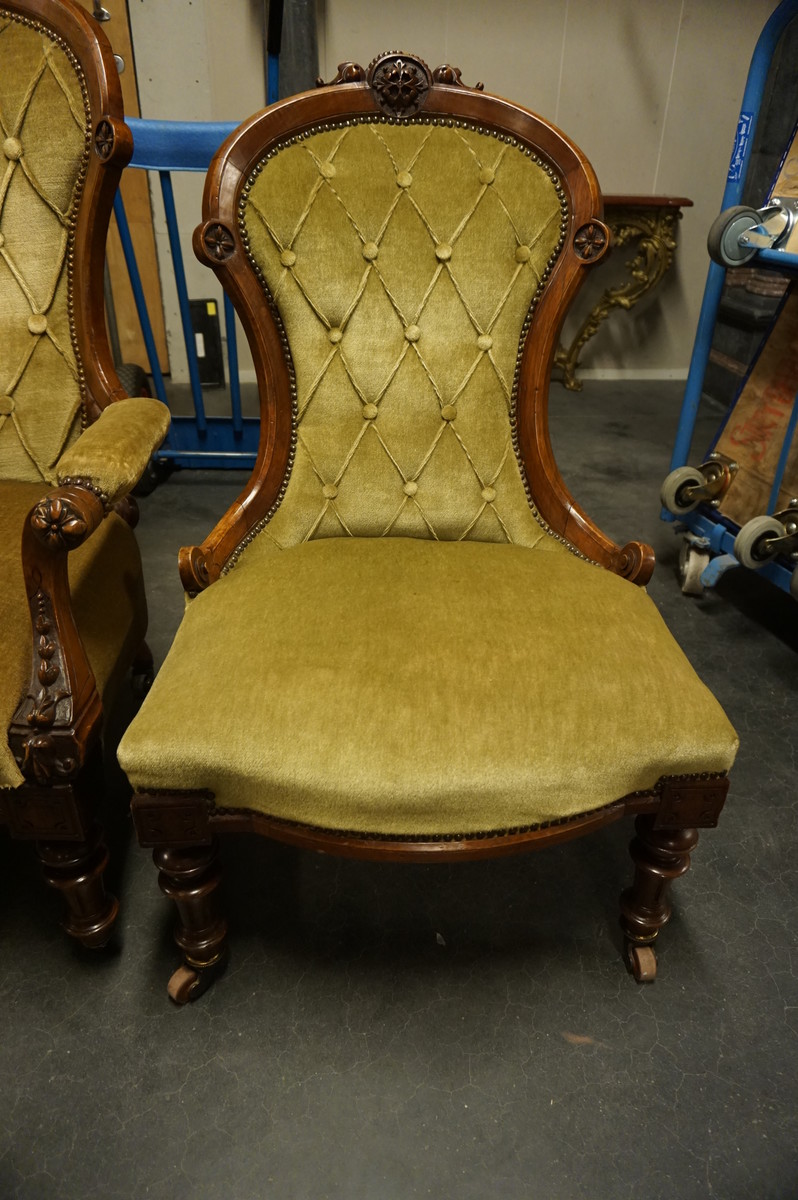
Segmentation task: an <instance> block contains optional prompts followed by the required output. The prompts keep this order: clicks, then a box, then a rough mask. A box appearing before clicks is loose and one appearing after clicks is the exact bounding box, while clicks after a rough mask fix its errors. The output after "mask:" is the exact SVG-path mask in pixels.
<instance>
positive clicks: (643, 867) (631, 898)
mask: <svg viewBox="0 0 798 1200" xmlns="http://www.w3.org/2000/svg"><path fill="white" fill-rule="evenodd" d="M655 819H656V818H655V817H653V816H649V815H643V816H639V817H638V818H637V820H636V821H635V832H636V836H635V837H634V838H633V839H632V842H631V843H630V846H629V853H630V854H631V856H632V860H633V862H634V864H635V877H634V882H633V884H632V886H631V887H630V888H627V889H626V891H624V892H623V893H622V894H621V928H622V929H623V931H624V933H625V935H626V937H627V939H628V953H629V961H630V964H631V967H632V970H633V971H634V974H635V978H636V979H637V980H638V982H644V981H648V980H651V979H653V978H654V977H655V975H656V969H657V967H656V958H655V957H654V951H653V948H652V947H653V943H654V940H655V939H656V937H657V934H658V933H659V931H660V929H661V928H662V927H663V925H667V923H668V921H669V920H670V917H671V905H670V898H669V892H670V886H671V883H672V882H673V880H674V879H678V878H679V876H680V875H684V874H685V872H686V871H688V870H689V869H690V853H691V851H692V850H694V849H695V847H696V845H697V843H698V830H697V829H691V828H687V829H655V828H654V823H655Z"/></svg>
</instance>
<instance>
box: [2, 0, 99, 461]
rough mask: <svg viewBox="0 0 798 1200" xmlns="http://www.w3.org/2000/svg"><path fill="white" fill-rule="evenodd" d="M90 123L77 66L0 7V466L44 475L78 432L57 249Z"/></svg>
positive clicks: (64, 284) (75, 195) (68, 246)
mask: <svg viewBox="0 0 798 1200" xmlns="http://www.w3.org/2000/svg"><path fill="white" fill-rule="evenodd" d="M90 132H91V125H90V116H89V112H88V106H87V103H86V101H85V100H84V94H83V89H82V86H81V78H80V76H79V73H78V68H77V66H76V64H75V63H74V62H73V60H72V59H71V58H70V57H69V56H68V55H67V53H66V52H65V51H64V50H63V49H62V48H61V47H60V46H59V45H58V44H57V43H56V42H55V41H54V40H53V39H52V38H51V37H50V36H49V35H48V34H46V33H43V32H40V31H38V30H36V29H33V28H31V27H29V26H28V25H26V24H24V23H23V22H22V20H20V19H19V18H16V17H14V16H12V15H10V14H8V13H6V12H4V10H3V9H2V8H0V143H2V144H0V478H3V479H21V480H28V481H35V482H39V481H41V480H45V481H47V482H49V483H52V482H54V481H55V464H56V463H57V461H58V459H59V457H60V455H61V453H62V452H63V450H64V449H65V447H66V446H68V445H69V444H70V442H72V441H74V440H75V438H76V437H77V436H78V434H79V433H80V428H81V422H82V400H81V387H80V377H79V367H78V362H77V358H76V354H75V347H74V328H73V321H72V313H71V311H70V305H69V301H68V269H67V267H68V258H69V254H70V252H71V250H72V246H73V241H74V216H75V213H76V210H77V205H78V202H79V199H80V193H81V189H82V183H83V177H84V174H85V170H86V163H87V160H88V154H89V135H90Z"/></svg>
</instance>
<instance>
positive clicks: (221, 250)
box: [203, 222, 236, 262]
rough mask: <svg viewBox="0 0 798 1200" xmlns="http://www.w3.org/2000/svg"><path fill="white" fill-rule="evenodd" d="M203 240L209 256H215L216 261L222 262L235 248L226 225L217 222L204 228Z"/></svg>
mask: <svg viewBox="0 0 798 1200" xmlns="http://www.w3.org/2000/svg"><path fill="white" fill-rule="evenodd" d="M203 241H204V242H205V249H206V250H207V251H208V253H209V254H210V256H211V258H215V259H216V261H217V262H224V261H225V259H226V258H229V257H230V255H231V254H232V253H233V251H234V250H235V245H236V244H235V241H234V239H233V235H232V233H231V232H230V230H229V229H228V228H227V226H226V225H221V224H219V223H218V222H217V224H215V225H209V226H208V228H207V229H206V230H205V234H204V237H203Z"/></svg>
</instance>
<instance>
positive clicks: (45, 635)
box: [9, 484, 106, 784]
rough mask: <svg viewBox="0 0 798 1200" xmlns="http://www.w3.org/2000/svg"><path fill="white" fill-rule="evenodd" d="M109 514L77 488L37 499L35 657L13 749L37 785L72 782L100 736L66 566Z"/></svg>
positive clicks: (31, 539) (27, 549) (25, 546)
mask: <svg viewBox="0 0 798 1200" xmlns="http://www.w3.org/2000/svg"><path fill="white" fill-rule="evenodd" d="M105 515H106V509H105V507H104V505H103V502H102V500H101V499H100V497H99V496H97V495H96V494H95V493H94V492H93V491H91V490H89V488H87V487H81V486H79V485H74V484H73V485H69V486H66V487H60V488H57V489H56V490H55V491H52V492H50V494H49V495H47V496H45V497H44V499H42V500H40V501H39V502H38V504H36V505H35V506H34V508H33V509H32V510H31V512H30V514H29V515H28V519H27V521H26V523H25V527H24V530H23V533H22V565H23V573H24V578H25V590H26V593H27V597H28V605H29V608H30V617H31V634H32V641H33V645H32V650H33V653H32V662H31V676H30V683H29V685H28V689H27V692H26V693H25V695H24V697H23V699H22V701H21V702H20V705H19V707H18V709H17V711H16V713H15V714H14V719H13V721H12V724H11V728H10V729H9V744H10V746H11V749H12V751H13V753H14V756H15V758H16V760H17V763H18V765H19V768H20V770H21V771H22V773H23V774H24V775H25V777H26V778H28V779H32V780H35V781H36V782H37V783H39V784H49V783H52V782H62V781H66V780H69V779H71V778H73V777H74V776H75V775H76V774H77V772H78V771H79V770H80V768H81V766H82V765H83V764H84V763H85V761H86V758H87V755H88V751H89V749H90V747H91V745H92V744H93V742H94V739H95V737H96V735H97V733H98V731H99V725H100V715H101V703H100V697H99V695H98V694H97V687H96V684H95V679H94V675H93V673H92V670H91V667H90V666H89V662H88V659H87V657H86V651H85V649H84V647H83V643H82V641H81V638H80V634H79V632H78V628H77V625H76V623H75V618H74V614H73V612H72V604H71V599H70V592H69V577H68V569H67V567H68V555H69V553H70V551H72V550H75V549H76V548H77V547H78V546H80V545H82V543H83V542H85V541H86V539H87V538H88V537H89V536H90V535H91V534H92V533H93V532H94V530H95V529H96V528H97V527H98V526H99V525H100V523H101V522H102V520H103V518H104V516H105Z"/></svg>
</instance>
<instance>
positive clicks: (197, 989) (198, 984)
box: [166, 954, 227, 1005]
mask: <svg viewBox="0 0 798 1200" xmlns="http://www.w3.org/2000/svg"><path fill="white" fill-rule="evenodd" d="M226 965H227V956H226V954H221V955H220V956H219V957H218V958H217V959H214V961H213V962H212V963H209V964H208V965H207V966H199V965H198V964H192V963H187V962H184V963H181V965H180V966H179V967H178V968H177V970H176V971H175V973H174V975H173V976H172V978H171V979H170V980H169V983H168V984H167V987H166V990H167V991H168V993H169V998H170V999H171V1000H173V1001H174V1002H175V1004H180V1005H183V1004H189V1003H191V1001H192V1000H197V999H198V998H199V997H200V996H201V995H202V993H203V992H206V991H207V990H208V988H209V987H210V986H211V984H212V983H213V981H214V979H216V977H217V975H221V973H222V971H223V970H224V968H225V966H226Z"/></svg>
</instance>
